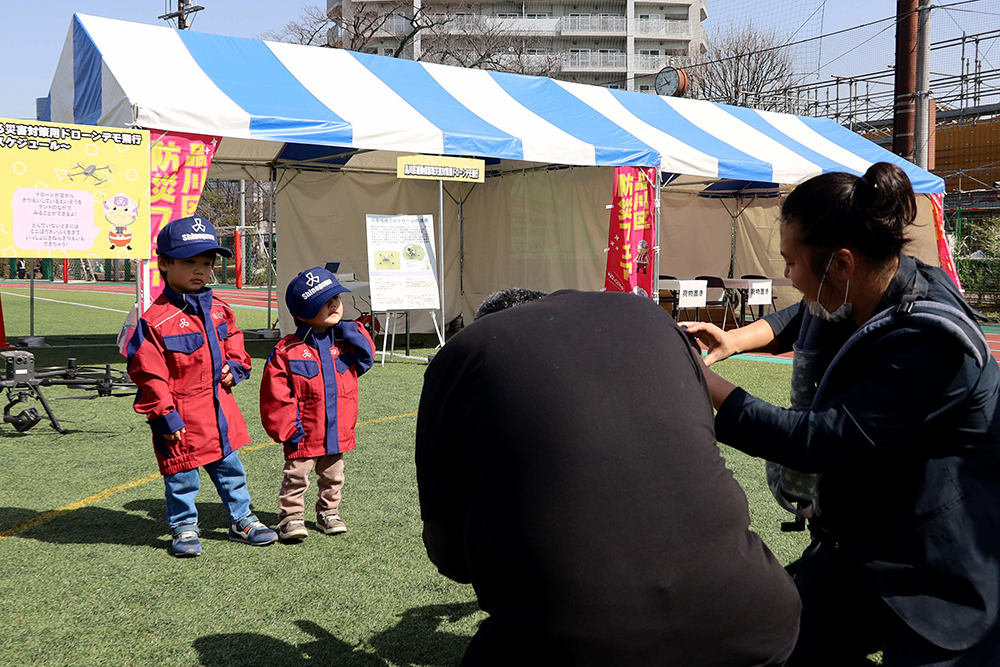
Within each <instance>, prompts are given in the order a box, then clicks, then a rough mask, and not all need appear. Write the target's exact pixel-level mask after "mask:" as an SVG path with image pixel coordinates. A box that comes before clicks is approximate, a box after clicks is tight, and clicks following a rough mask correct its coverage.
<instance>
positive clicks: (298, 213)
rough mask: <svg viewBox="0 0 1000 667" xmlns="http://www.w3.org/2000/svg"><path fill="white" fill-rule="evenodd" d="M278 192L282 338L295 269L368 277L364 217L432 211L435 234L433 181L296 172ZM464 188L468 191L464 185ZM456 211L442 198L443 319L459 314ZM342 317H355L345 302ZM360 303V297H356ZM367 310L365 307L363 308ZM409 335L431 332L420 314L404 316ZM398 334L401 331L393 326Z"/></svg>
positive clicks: (435, 191)
mask: <svg viewBox="0 0 1000 667" xmlns="http://www.w3.org/2000/svg"><path fill="white" fill-rule="evenodd" d="M285 180H287V183H286V184H285V185H284V186H283V187H282V188H281V190H280V191H279V193H278V225H277V229H278V241H277V246H278V252H277V258H278V276H277V292H278V303H279V306H278V313H279V322H280V326H281V332H282V334H286V333H288V332H290V331H292V330H293V329H294V328H295V327H294V323H293V322H292V320H291V318H290V317H289V316H288V311H287V309H286V308H285V287H286V286H287V285H288V283H289V282H291V280H292V278H294V277H295V276H296V275H297V274H298V273H299V271H303V270H305V269H308V268H310V267H312V266H323V265H324V264H326V263H327V262H332V261H338V262H340V263H341V264H340V271H341V272H353V273H355V274H356V277H357V279H358V280H363V281H367V280H368V249H367V245H368V243H367V238H366V235H365V215H366V214H368V213H374V214H382V215H397V214H414V215H419V214H431V215H433V216H434V237H435V242H438V241H437V233H438V184H437V181H417V180H401V179H398V178H396V176H395V175H394V174H393V175H389V174H372V173H324V172H298V173H294V174H288V176H287V177H286V179H285ZM466 187H467V186H466ZM457 215H458V211H457V208H456V206H455V204H454V203H453V202H452V200H451V199H450V198H449V197H448V196H447V195H446V196H445V198H444V227H445V239H444V243H445V286H446V292H445V301H446V307H447V311H446V312H447V313H448V316H449V318H454V317H455V316H456V315H458V312H459V310H458V289H459V284H458V224H457ZM344 303H345V306H348V307H347V308H346V312H345V317H348V318H352V317H355V316H357V311H355V310H353V309H352V308H350V306H351V299H350V298H345V299H344ZM359 305H361V303H360V299H359ZM364 310H367V308H364ZM411 328H412V330H413V331H433V326H432V324H431V319H430V316H429V315H428V314H427V313H426V312H422V313H420V314H419V315H418V314H414V315H412V316H411ZM399 331H400V333H402V326H400V327H399Z"/></svg>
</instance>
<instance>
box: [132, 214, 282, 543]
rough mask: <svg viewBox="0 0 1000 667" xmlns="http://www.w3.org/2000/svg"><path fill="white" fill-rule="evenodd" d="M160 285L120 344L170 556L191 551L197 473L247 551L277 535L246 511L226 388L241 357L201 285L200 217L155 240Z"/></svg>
mask: <svg viewBox="0 0 1000 667" xmlns="http://www.w3.org/2000/svg"><path fill="white" fill-rule="evenodd" d="M156 244H157V253H158V257H157V261H158V265H159V268H160V275H161V276H162V277H163V279H164V282H165V283H166V285H165V286H164V288H163V293H162V294H161V295H160V296H159V297H158V298H157V299H156V301H154V302H153V305H151V306H150V307H149V310H147V311H146V312H145V313H144V314H143V316H142V319H140V320H139V326H137V327H136V329H135V332H134V333H133V334H132V338H131V339H130V340H129V344H128V372H129V375H130V376H131V377H132V380H133V381H134V382H135V383H136V384H137V385H138V386H139V392H138V393H137V394H136V397H135V411H136V412H138V413H139V414H142V415H145V416H146V419H147V420H148V423H149V426H150V428H152V430H153V448H154V450H155V452H156V460H157V462H158V463H159V465H160V474H161V475H163V481H164V484H165V485H166V500H167V520H168V522H169V524H170V531H171V533H172V535H173V542H172V544H171V550H172V551H173V554H174V555H175V556H177V557H178V558H183V557H191V556H197V555H199V554H201V543H200V542H199V540H198V535H199V529H198V509H197V508H196V507H195V504H194V499H195V496H197V495H198V487H199V484H200V480H199V477H198V468H199V467H204V468H205V472H207V473H208V476H209V477H210V478H211V480H212V482H213V483H214V484H215V488H216V489H218V491H219V496H220V497H221V498H222V502H223V503H224V504H225V505H226V509H227V510H228V511H229V517H230V520H231V522H232V523H231V525H230V527H229V539H231V540H234V541H236V542H244V543H246V544H251V545H254V546H263V545H265V544H271V543H272V542H275V541H276V540H277V539H278V535H277V534H276V533H275V532H274V531H273V530H271V529H270V528H268V527H267V526H265V525H264V524H263V523H261V522H260V521H258V520H257V517H256V516H254V514H253V512H252V511H251V509H250V492H249V491H248V490H247V478H246V472H245V471H244V469H243V464H242V463H241V462H240V457H239V455H238V454H237V452H236V450H237V449H239V448H240V447H242V446H243V445H245V444H247V443H248V442H250V435H249V433H248V432H247V425H246V422H245V421H243V415H242V414H240V409H239V407H237V405H236V400H235V399H234V398H233V393H232V388H233V386H234V385H236V383H237V382H240V381H241V380H245V379H246V378H248V377H250V355H248V354H247V351H246V349H244V347H243V332H242V331H240V330H239V329H238V328H237V327H236V318H235V317H234V316H233V310H232V308H230V307H229V305H228V304H226V303H225V302H224V301H223V300H222V299H219V298H218V297H216V296H214V295H213V294H212V290H211V289H209V288H208V287H207V284H208V281H209V279H210V278H211V276H212V266H213V265H214V264H215V256H216V255H224V256H226V257H232V256H233V253H231V252H230V251H229V250H227V249H225V248H223V247H222V246H220V245H219V243H218V241H217V239H216V235H215V228H214V227H213V226H212V223H210V222H209V221H208V220H206V219H204V218H200V217H192V218H182V219H180V220H174V221H173V222H171V223H169V224H168V225H167V226H166V227H164V228H163V230H162V231H161V232H160V234H159V236H157V237H156Z"/></svg>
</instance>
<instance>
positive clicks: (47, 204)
mask: <svg viewBox="0 0 1000 667" xmlns="http://www.w3.org/2000/svg"><path fill="white" fill-rule="evenodd" d="M149 190H150V186H149V132H147V131H146V130H133V129H122V128H113V127H96V126H90V125H68V124H64V123H49V122H43V121H27V120H12V119H3V118H0V255H2V256H4V257H54V258H90V259H108V258H110V259H147V258H148V257H149V255H150V244H149V221H150V196H149V194H150V193H149Z"/></svg>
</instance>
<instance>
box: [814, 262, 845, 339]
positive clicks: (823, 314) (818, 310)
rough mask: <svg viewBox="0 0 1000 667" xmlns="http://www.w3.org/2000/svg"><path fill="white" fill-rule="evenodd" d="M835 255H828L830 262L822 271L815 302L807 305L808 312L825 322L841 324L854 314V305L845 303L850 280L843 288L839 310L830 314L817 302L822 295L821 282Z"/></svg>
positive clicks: (824, 278)
mask: <svg viewBox="0 0 1000 667" xmlns="http://www.w3.org/2000/svg"><path fill="white" fill-rule="evenodd" d="M836 254H837V253H836V252H834V253H833V255H830V261H828V262H827V263H826V270H825V271H823V277H822V278H820V280H819V289H818V290H816V300H815V301H813V302H812V303H810V304H809V312H810V313H811V314H812V315H814V316H815V317H818V318H820V319H821V320H826V321H827V322H842V321H843V320H846V319H847V318H848V317H850V316H851V313H853V312H854V304H853V303H847V295H848V294H849V293H850V291H851V281H850V279H848V280H847V287H845V288H844V303H842V304H840V308H838V309H837V310H835V311H833V312H832V313H831V312H830V311H829V310H827V309H826V308H825V307H823V305H822V304H820V302H819V295H820V294H822V293H823V281H825V280H826V274H827V273H828V272H829V271H830V266H831V265H832V264H833V256H834V255H836Z"/></svg>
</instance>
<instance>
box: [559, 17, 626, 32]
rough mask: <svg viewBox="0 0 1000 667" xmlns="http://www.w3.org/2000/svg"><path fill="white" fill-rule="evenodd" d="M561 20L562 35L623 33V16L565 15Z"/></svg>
mask: <svg viewBox="0 0 1000 667" xmlns="http://www.w3.org/2000/svg"><path fill="white" fill-rule="evenodd" d="M560 21H561V22H562V34H564V35H588V36H590V35H595V36H596V35H601V34H608V35H622V34H624V33H625V17H624V16H565V17H563V18H562V19H560Z"/></svg>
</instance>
